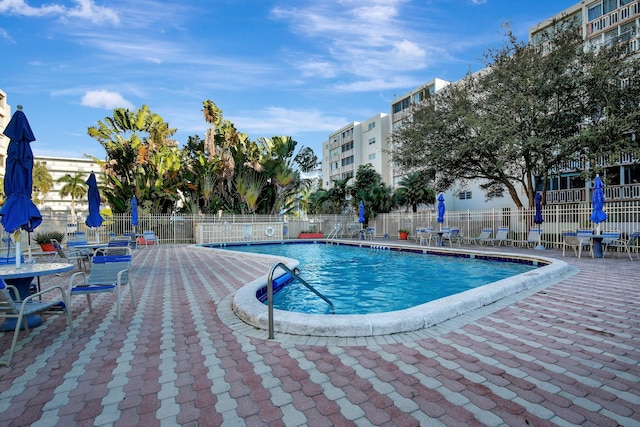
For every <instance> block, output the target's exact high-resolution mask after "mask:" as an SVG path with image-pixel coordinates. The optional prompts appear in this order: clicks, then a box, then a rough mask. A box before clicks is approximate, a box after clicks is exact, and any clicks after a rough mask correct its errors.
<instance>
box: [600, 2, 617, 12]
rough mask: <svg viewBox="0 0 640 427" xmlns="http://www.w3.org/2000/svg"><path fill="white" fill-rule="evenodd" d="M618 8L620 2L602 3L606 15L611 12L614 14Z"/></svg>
mask: <svg viewBox="0 0 640 427" xmlns="http://www.w3.org/2000/svg"><path fill="white" fill-rule="evenodd" d="M617 8H618V0H604V1H603V2H602V9H603V11H602V12H603V13H604V14H605V15H606V14H607V13H609V12H613V11H614V10H616V9H617Z"/></svg>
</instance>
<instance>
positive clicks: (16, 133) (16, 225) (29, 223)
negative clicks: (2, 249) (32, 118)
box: [0, 105, 42, 237]
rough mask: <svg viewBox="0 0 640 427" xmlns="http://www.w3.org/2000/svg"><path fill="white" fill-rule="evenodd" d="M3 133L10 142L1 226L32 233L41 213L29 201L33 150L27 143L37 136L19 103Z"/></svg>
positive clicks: (40, 220)
mask: <svg viewBox="0 0 640 427" xmlns="http://www.w3.org/2000/svg"><path fill="white" fill-rule="evenodd" d="M3 133H4V134H5V135H6V136H7V137H9V139H10V141H9V147H8V148H7V163H6V172H5V176H4V193H5V195H6V197H7V200H6V202H5V203H4V206H2V209H0V216H2V220H1V222H2V226H3V227H4V229H5V231H6V232H7V233H13V232H16V231H19V230H21V229H22V230H26V231H28V232H31V231H33V230H34V229H35V228H36V227H38V226H39V225H40V224H41V223H42V215H41V214H40V211H38V208H37V207H36V205H34V204H33V201H32V200H31V191H32V187H33V152H32V151H31V145H30V143H31V142H33V141H35V140H36V138H35V136H33V132H32V131H31V126H29V121H28V120H27V116H25V114H24V113H23V112H22V106H21V105H18V111H16V112H15V113H14V114H13V117H11V120H10V121H9V124H8V125H7V127H6V129H5V130H4V132H3ZM16 237H17V236H16Z"/></svg>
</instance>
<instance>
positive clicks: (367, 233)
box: [364, 227, 376, 240]
mask: <svg viewBox="0 0 640 427" xmlns="http://www.w3.org/2000/svg"><path fill="white" fill-rule="evenodd" d="M375 236H376V228H375V227H367V228H365V229H364V239H365V240H367V239H369V240H373V238H374V237H375Z"/></svg>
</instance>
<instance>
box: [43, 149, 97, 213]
mask: <svg viewBox="0 0 640 427" xmlns="http://www.w3.org/2000/svg"><path fill="white" fill-rule="evenodd" d="M33 160H34V162H35V163H41V164H43V165H44V166H46V168H47V171H49V174H50V175H51V178H52V179H53V188H52V189H51V191H49V192H48V193H47V195H46V196H45V198H44V202H43V203H42V204H40V205H38V209H40V211H41V212H42V213H43V214H44V213H48V212H50V213H52V214H54V215H63V214H71V197H70V196H66V197H62V196H61V195H60V190H61V189H62V187H63V186H64V184H63V183H60V182H58V179H60V178H62V177H63V176H65V175H67V174H69V175H71V176H74V175H76V174H80V175H81V176H82V181H83V182H84V181H86V180H87V178H89V174H90V173H91V172H94V173H95V174H96V178H97V179H98V183H100V182H101V176H102V175H103V172H102V171H101V170H100V166H99V165H98V164H97V163H96V162H94V161H93V160H91V159H82V158H78V159H76V158H65V157H50V156H37V155H34V157H33ZM74 204H75V211H76V214H77V215H78V217H79V218H78V220H79V222H82V221H80V220H81V219H83V218H84V217H86V215H88V213H89V204H88V201H87V199H86V197H85V198H83V199H81V200H75V201H74ZM103 207H106V205H105V206H103Z"/></svg>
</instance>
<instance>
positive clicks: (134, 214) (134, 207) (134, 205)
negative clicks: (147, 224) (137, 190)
mask: <svg viewBox="0 0 640 427" xmlns="http://www.w3.org/2000/svg"><path fill="white" fill-rule="evenodd" d="M131 225H133V231H134V232H135V231H136V227H137V226H138V199H136V196H133V197H132V198H131Z"/></svg>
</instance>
